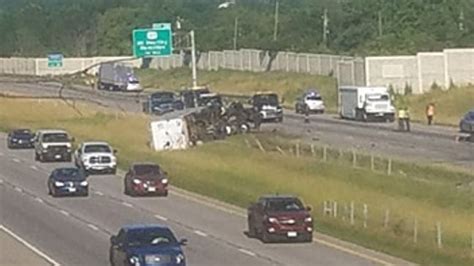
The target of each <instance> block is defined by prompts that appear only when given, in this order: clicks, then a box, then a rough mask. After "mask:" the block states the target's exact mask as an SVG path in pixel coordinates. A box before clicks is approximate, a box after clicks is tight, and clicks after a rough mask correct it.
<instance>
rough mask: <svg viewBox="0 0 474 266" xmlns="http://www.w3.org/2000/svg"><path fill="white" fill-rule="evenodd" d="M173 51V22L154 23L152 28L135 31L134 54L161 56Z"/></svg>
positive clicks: (168, 54)
mask: <svg viewBox="0 0 474 266" xmlns="http://www.w3.org/2000/svg"><path fill="white" fill-rule="evenodd" d="M172 53H173V34H172V33H171V24H169V23H154V24H153V28H151V29H136V30H134V31H133V56H135V57H161V56H170V55H171V54H172Z"/></svg>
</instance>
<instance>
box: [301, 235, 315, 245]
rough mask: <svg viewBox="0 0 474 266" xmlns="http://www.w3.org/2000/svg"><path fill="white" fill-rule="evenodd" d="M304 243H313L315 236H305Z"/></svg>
mask: <svg viewBox="0 0 474 266" xmlns="http://www.w3.org/2000/svg"><path fill="white" fill-rule="evenodd" d="M303 242H304V243H311V242H313V234H312V233H308V234H306V235H305V236H304V238H303Z"/></svg>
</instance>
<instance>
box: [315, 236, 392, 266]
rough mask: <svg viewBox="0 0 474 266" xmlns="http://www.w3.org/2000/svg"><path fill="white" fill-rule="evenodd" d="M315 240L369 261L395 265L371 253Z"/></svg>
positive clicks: (386, 265) (388, 265)
mask: <svg viewBox="0 0 474 266" xmlns="http://www.w3.org/2000/svg"><path fill="white" fill-rule="evenodd" d="M313 241H315V242H318V243H319V244H322V245H325V246H328V247H331V248H334V249H337V250H340V251H343V252H346V253H349V254H352V255H354V256H358V257H361V258H363V259H366V260H369V261H373V262H375V263H379V264H381V265H385V266H392V265H393V264H392V263H389V262H387V261H384V260H382V259H378V258H376V257H373V256H370V255H366V254H363V253H360V252H357V251H355V250H352V249H350V248H345V247H343V246H340V245H337V244H333V243H331V242H327V241H325V240H321V239H317V238H313Z"/></svg>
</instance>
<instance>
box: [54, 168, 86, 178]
mask: <svg viewBox="0 0 474 266" xmlns="http://www.w3.org/2000/svg"><path fill="white" fill-rule="evenodd" d="M54 176H55V179H57V180H61V181H64V180H82V179H84V176H83V175H82V173H81V171H80V170H79V169H77V168H60V169H56V170H55V171H54Z"/></svg>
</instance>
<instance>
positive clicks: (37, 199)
mask: <svg viewBox="0 0 474 266" xmlns="http://www.w3.org/2000/svg"><path fill="white" fill-rule="evenodd" d="M35 200H36V201H37V202H39V203H43V202H44V201H43V200H42V199H41V198H38V197H36V198H35Z"/></svg>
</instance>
